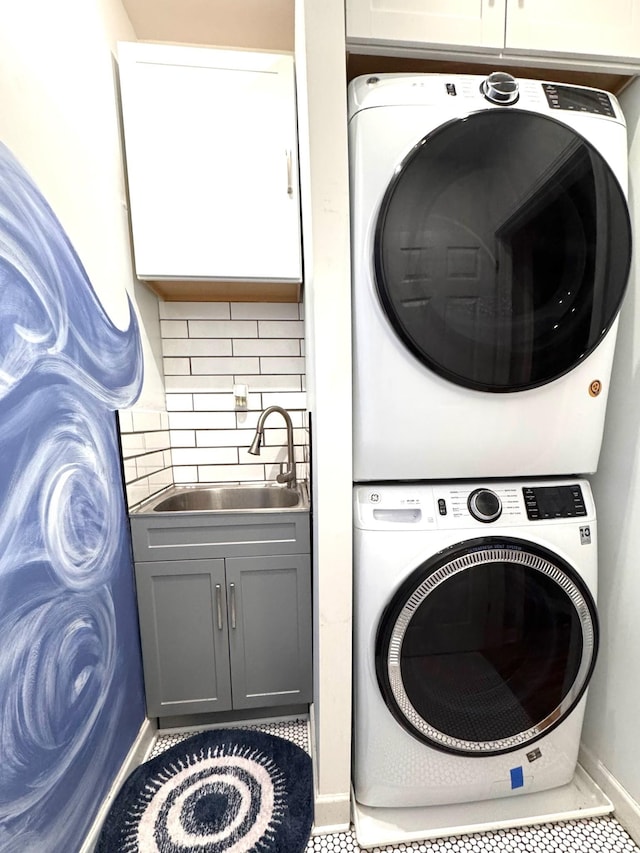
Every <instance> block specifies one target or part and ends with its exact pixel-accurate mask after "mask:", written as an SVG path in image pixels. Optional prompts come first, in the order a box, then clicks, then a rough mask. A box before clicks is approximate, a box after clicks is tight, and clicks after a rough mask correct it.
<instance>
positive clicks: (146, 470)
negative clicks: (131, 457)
mask: <svg viewBox="0 0 640 853" xmlns="http://www.w3.org/2000/svg"><path fill="white" fill-rule="evenodd" d="M163 467H164V456H163V455H162V453H145V455H144V456H138V457H136V468H137V474H138V478H140V477H148V476H149V475H150V474H153V473H154V472H155V471H159V470H161V469H162V468H163Z"/></svg>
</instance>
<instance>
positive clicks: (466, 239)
mask: <svg viewBox="0 0 640 853" xmlns="http://www.w3.org/2000/svg"><path fill="white" fill-rule="evenodd" d="M630 261H631V227H630V222H629V213H628V209H627V203H626V199H625V196H624V193H623V191H622V189H621V187H620V184H619V183H618V181H617V179H616V177H615V176H614V174H613V172H612V171H611V169H610V167H609V165H608V164H607V163H606V162H605V160H604V159H603V157H602V156H601V155H600V153H599V152H598V151H597V150H596V149H595V148H594V147H593V146H592V145H591V144H590V143H589V142H588V141H587V140H586V139H584V138H583V137H582V136H580V135H579V134H577V133H575V132H574V131H572V130H571V129H570V128H568V127H567V126H566V125H564V124H562V123H561V122H559V121H556V120H555V119H551V118H547V117H545V116H542V115H538V114H535V113H529V112H524V111H522V110H517V109H500V110H497V109H492V110H485V111H483V112H480V113H474V114H471V115H469V116H467V117H466V118H463V119H459V120H455V121H452V122H450V123H448V124H446V125H443V126H442V127H440V128H439V129H438V130H436V131H434V132H433V133H431V134H429V135H427V136H426V137H425V138H424V139H422V140H421V141H420V142H419V144H418V145H416V146H415V147H414V148H413V150H412V151H411V152H410V153H409V155H408V156H407V157H406V158H405V160H404V162H403V163H402V164H401V165H400V167H399V168H398V169H397V171H396V173H395V175H394V178H393V180H392V181H391V183H390V185H389V187H388V188H387V191H386V193H385V196H384V198H383V200H382V204H381V207H380V211H379V214H378V219H377V224H376V232H375V242H374V265H375V279H376V286H377V289H378V294H379V297H380V301H381V303H382V306H383V309H384V310H385V312H386V314H387V316H388V318H389V321H390V322H391V324H392V326H393V327H394V329H395V331H396V333H397V334H398V336H399V337H400V339H401V341H402V342H403V343H404V345H405V346H406V347H407V348H408V349H409V350H410V351H411V352H412V353H413V354H414V355H415V356H416V357H417V358H418V359H419V360H420V361H421V362H422V363H423V364H425V365H426V366H427V367H428V368H430V369H431V370H433V371H435V372H436V373H438V374H440V375H441V376H443V377H445V378H446V379H448V380H450V381H452V382H454V383H456V384H458V385H462V386H465V387H469V388H474V389H477V390H482V391H492V392H509V391H521V390H525V389H527V388H534V387H537V386H540V385H544V384H545V383H547V382H550V381H552V380H553V379H556V378H558V377H559V376H562V375H563V374H565V373H567V372H569V371H570V370H571V369H573V368H574V367H575V366H576V365H577V364H578V363H579V362H580V361H581V360H583V359H584V358H585V357H586V356H587V355H589V353H591V352H592V351H593V350H594V349H595V348H596V346H597V345H598V344H599V343H600V341H601V340H602V338H603V337H604V335H605V334H606V333H607V331H608V330H609V328H610V327H611V325H612V323H613V322H614V320H615V318H616V316H617V313H618V310H619V308H620V304H621V302H622V298H623V296H624V292H625V289H626V285H627V278H628V273H629V266H630Z"/></svg>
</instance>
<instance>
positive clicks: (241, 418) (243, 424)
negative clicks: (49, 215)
mask: <svg viewBox="0 0 640 853" xmlns="http://www.w3.org/2000/svg"><path fill="white" fill-rule="evenodd" d="M265 408H266V406H265ZM287 411H288V412H289V417H290V418H291V423H292V424H293V427H294V429H295V428H302V427H304V426H305V424H306V413H305V412H300V411H296V410H295V409H287ZM259 417H260V410H258V411H253V412H236V423H237V425H238V429H245V430H248V429H252V430H255V428H256V426H257V425H258V418H259ZM278 424H284V421H283V419H282V416H278V415H275V414H274V415H270V417H269V419H268V420H267V428H266V430H265V433H266V432H269V433H271V432H273V431H274V428H275V432H277V431H278ZM282 432H283V434H284V435H286V429H284V427H283V430H282ZM305 442H306V438H305Z"/></svg>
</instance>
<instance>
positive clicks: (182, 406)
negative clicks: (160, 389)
mask: <svg viewBox="0 0 640 853" xmlns="http://www.w3.org/2000/svg"><path fill="white" fill-rule="evenodd" d="M193 396H194V395H193V394H167V411H168V412H192V411H193Z"/></svg>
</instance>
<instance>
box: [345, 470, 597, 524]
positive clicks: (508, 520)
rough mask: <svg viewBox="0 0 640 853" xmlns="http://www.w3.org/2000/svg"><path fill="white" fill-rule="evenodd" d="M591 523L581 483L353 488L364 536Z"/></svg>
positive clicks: (587, 489) (586, 490) (588, 496)
mask: <svg viewBox="0 0 640 853" xmlns="http://www.w3.org/2000/svg"><path fill="white" fill-rule="evenodd" d="M592 519H593V520H594V521H595V508H594V506H593V499H592V496H591V489H590V486H589V483H588V481H587V480H584V479H582V480H578V479H571V480H570V479H563V480H528V481H527V480H525V481H522V480H520V481H519V482H518V481H514V480H502V481H498V480H493V481H488V482H485V483H483V482H466V483H465V482H463V481H458V482H455V483H439V482H434V483H429V484H427V483H397V484H392V483H376V484H371V485H356V487H355V489H354V523H355V525H356V527H360V528H362V529H366V530H401V529H402V530H432V529H439V530H463V529H465V530H469V529H472V528H476V529H478V530H479V529H481V528H483V527H484V528H485V529H486V528H488V527H495V528H504V527H514V526H522V525H536V526H537V525H540V526H543V525H545V524H550V523H556V524H557V523H566V524H571V523H574V524H576V523H584V521H590V520H592Z"/></svg>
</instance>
